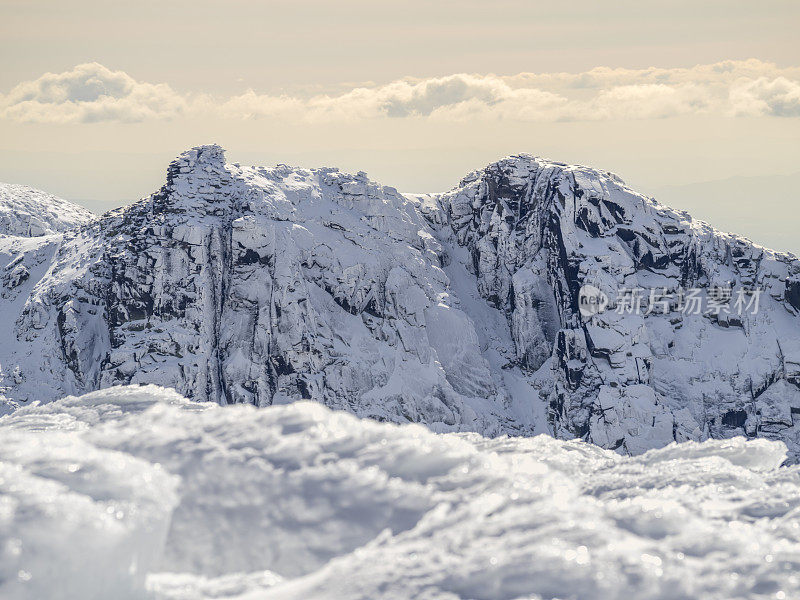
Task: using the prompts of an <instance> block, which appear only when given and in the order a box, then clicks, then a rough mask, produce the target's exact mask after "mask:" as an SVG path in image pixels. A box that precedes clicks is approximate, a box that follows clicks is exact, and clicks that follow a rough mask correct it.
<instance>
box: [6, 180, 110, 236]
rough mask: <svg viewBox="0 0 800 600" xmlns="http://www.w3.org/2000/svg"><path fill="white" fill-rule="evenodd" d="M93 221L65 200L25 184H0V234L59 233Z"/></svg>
mask: <svg viewBox="0 0 800 600" xmlns="http://www.w3.org/2000/svg"><path fill="white" fill-rule="evenodd" d="M93 219H95V215H93V214H92V213H91V212H89V211H88V210H86V209H85V208H83V207H82V206H78V205H76V204H72V203H71V202H68V201H67V200H64V199H62V198H59V197H58V196H54V195H52V194H48V193H47V192H43V191H41V190H37V189H35V188H32V187H28V186H26V185H15V184H10V183H0V234H3V235H14V236H23V237H36V236H42V235H49V234H53V233H60V232H63V231H66V230H68V229H72V228H73V227H78V226H79V225H83V224H84V223H88V222H89V221H92V220H93Z"/></svg>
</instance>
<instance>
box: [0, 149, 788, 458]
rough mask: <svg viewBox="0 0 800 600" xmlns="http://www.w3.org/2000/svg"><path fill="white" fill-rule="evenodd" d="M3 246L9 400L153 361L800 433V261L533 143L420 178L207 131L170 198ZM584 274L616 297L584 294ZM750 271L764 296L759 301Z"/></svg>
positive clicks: (266, 379)
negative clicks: (250, 155)
mask: <svg viewBox="0 0 800 600" xmlns="http://www.w3.org/2000/svg"><path fill="white" fill-rule="evenodd" d="M32 239H33V240H36V238H32ZM0 257H2V258H3V260H5V261H6V263H7V264H8V266H7V267H6V275H5V276H4V278H3V289H2V296H3V298H2V299H0V311H2V316H3V318H2V319H0V335H2V336H3V339H4V340H6V342H7V343H4V344H3V345H2V346H0V368H1V369H2V382H0V384H1V385H2V387H3V391H2V393H4V394H5V396H6V398H7V401H6V403H5V406H6V408H5V410H6V411H10V410H13V408H14V407H15V406H17V405H20V404H24V403H26V402H29V401H31V400H43V401H47V400H53V399H56V398H59V397H61V396H63V395H65V394H70V393H72V394H76V393H84V392H88V391H91V390H95V389H99V388H105V387H108V386H112V385H120V384H129V383H155V384H160V385H164V386H168V387H172V388H174V389H176V390H177V391H179V392H180V393H182V394H184V395H186V396H187V397H190V398H192V399H195V400H207V401H211V402H216V403H220V404H235V403H244V404H253V405H256V406H261V407H263V406H269V405H273V404H284V403H287V402H293V401H296V400H302V399H307V400H314V401H317V402H320V403H322V404H325V405H327V406H329V407H331V408H336V409H342V410H346V411H350V412H352V413H354V414H356V415H358V416H364V417H372V418H376V419H379V420H385V421H392V422H396V423H407V422H416V423H421V424H424V425H426V426H428V427H429V428H431V429H432V430H434V431H439V432H445V431H449V432H452V431H462V432H463V431H475V432H478V433H481V434H483V435H488V436H493V435H498V434H504V433H505V434H511V435H533V434H537V433H549V434H550V435H554V436H556V437H558V438H563V439H571V438H581V439H584V440H587V441H592V442H594V443H596V444H598V445H600V446H602V447H605V448H611V449H616V450H618V451H619V452H620V453H626V454H638V453H641V452H644V451H646V450H647V449H649V448H658V447H662V446H665V445H667V444H669V443H670V442H672V441H676V440H677V441H684V440H695V441H701V440H704V439H708V438H723V439H725V438H729V437H732V436H737V435H745V436H748V437H766V438H769V439H779V440H783V441H784V442H785V443H786V444H787V445H788V447H789V452H790V460H795V459H796V458H797V455H798V452H800V426H798V425H796V424H795V423H796V422H795V419H796V418H797V415H798V414H800V387H798V386H800V335H798V334H799V333H800V315H798V311H800V262H798V260H797V259H796V258H795V257H793V256H791V255H787V254H780V253H776V252H772V251H770V250H767V249H764V248H761V247H759V246H756V245H754V244H752V243H750V242H748V241H747V240H744V239H742V238H738V237H736V236H732V235H727V234H723V233H720V232H718V231H715V230H713V229H712V228H710V227H709V226H707V225H705V224H704V223H700V222H696V221H692V220H691V218H690V217H689V216H688V215H686V214H685V213H682V212H678V211H673V210H671V209H668V208H666V207H663V206H661V205H659V204H657V203H656V202H655V201H653V200H651V199H648V198H646V197H644V196H641V195H639V194H637V193H635V192H634V191H632V190H631V189H629V188H628V187H626V186H625V185H624V184H623V183H622V181H621V180H620V179H619V178H617V177H616V176H614V175H612V174H610V173H606V172H601V171H596V170H593V169H589V168H585V167H576V166H569V165H564V164H561V163H554V162H550V161H545V160H542V159H539V158H534V157H531V156H527V155H523V156H514V157H509V158H506V159H503V160H501V161H499V162H497V163H495V164H492V165H489V166H488V167H486V168H485V169H483V170H482V171H477V172H475V173H473V174H471V175H469V176H468V177H466V178H465V179H464V180H463V181H462V182H461V183H460V184H459V185H458V186H457V187H456V188H454V189H453V190H452V191H450V192H448V193H445V194H436V195H410V194H409V195H405V196H403V195H401V194H399V193H397V191H396V190H394V189H393V188H389V187H385V186H381V185H378V184H376V183H374V182H372V181H370V180H369V179H368V178H367V177H366V175H365V174H364V173H359V174H357V175H348V174H345V173H341V172H339V171H338V170H336V169H330V168H321V169H300V168H293V167H288V166H285V165H279V166H276V167H271V168H263V167H242V166H240V165H237V164H226V163H225V159H224V155H223V151H222V149H221V148H219V147H218V146H202V147H198V148H194V149H192V150H190V151H188V152H186V153H184V154H182V155H181V156H180V157H178V158H177V159H176V160H175V161H174V162H173V163H172V164H171V165H170V166H169V169H168V173H167V182H166V184H165V186H164V187H163V188H162V189H161V190H159V191H158V192H157V193H155V194H153V195H152V196H151V197H149V198H147V199H144V200H142V201H140V202H138V203H136V204H133V205H131V206H129V207H126V208H124V209H120V210H117V211H113V212H111V213H108V214H106V215H105V216H103V217H102V218H100V219H98V220H97V221H95V222H93V223H90V224H88V225H86V226H83V227H82V228H80V229H79V230H73V231H70V232H68V233H66V234H64V235H63V237H61V236H56V237H55V238H49V237H45V238H43V241H25V242H24V243H23V241H20V239H19V238H14V241H13V243H12V242H8V241H2V240H0ZM23 269H24V273H23V272H22V270H23ZM586 284H591V285H593V286H595V287H596V288H598V289H599V290H601V291H602V292H603V293H605V294H606V295H608V297H609V306H608V310H606V312H603V313H600V314H596V315H594V316H585V315H582V314H581V313H580V312H579V310H578V295H579V290H580V289H581V287H582V286H583V285H586ZM726 286H730V287H731V289H732V297H731V300H730V302H729V303H728V305H726V306H724V307H722V308H721V310H717V311H715V310H713V309H711V310H704V311H701V312H698V313H697V314H689V313H684V312H682V311H680V310H678V307H677V305H675V304H674V303H672V304H669V306H668V309H667V311H666V314H660V313H659V312H658V311H656V312H651V313H650V314H643V313H639V314H635V313H623V314H619V311H618V310H617V309H618V308H619V307H620V305H621V302H622V299H621V298H618V297H617V296H618V294H617V292H618V290H619V289H621V288H627V289H632V288H642V289H644V290H650V289H654V290H655V289H658V290H663V291H665V292H667V293H669V294H676V293H677V292H678V291H679V290H682V289H687V288H697V289H699V290H700V291H701V292H702V293H703V294H704V295H706V296H708V291H709V290H713V289H717V288H719V287H726ZM752 288H757V289H759V290H763V293H762V294H761V296H760V304H759V310H758V312H757V313H755V312H753V313H752V314H751V313H749V312H748V313H746V314H738V313H737V312H736V311H734V310H733V305H732V303H733V302H734V299H735V298H736V297H737V295H738V293H739V291H743V290H745V289H752ZM749 297H750V298H751V299H752V295H750V296H749Z"/></svg>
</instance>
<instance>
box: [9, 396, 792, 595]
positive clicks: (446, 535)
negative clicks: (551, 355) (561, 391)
mask: <svg viewBox="0 0 800 600" xmlns="http://www.w3.org/2000/svg"><path fill="white" fill-rule="evenodd" d="M785 457H786V447H785V445H784V444H783V443H780V442H773V441H768V440H750V441H746V440H745V439H744V438H741V437H737V438H732V439H728V440H721V441H706V442H703V443H697V442H686V443H682V444H674V443H673V444H670V445H668V446H667V447H665V448H662V449H658V450H650V451H647V452H645V453H643V454H641V455H639V456H636V457H623V456H620V455H619V454H617V453H615V452H613V451H610V450H604V449H601V448H599V447H598V446H596V445H591V444H587V443H584V442H580V441H561V440H556V439H554V438H552V437H549V436H544V435H542V436H536V437H529V438H509V437H505V436H503V437H497V438H494V439H489V438H484V437H481V436H480V435H478V434H474V433H473V434H469V433H467V434H455V433H450V434H436V433H432V432H431V431H430V430H428V429H427V428H424V427H421V426H419V425H403V426H397V425H392V424H386V423H378V422H374V421H370V420H359V419H358V418H356V417H354V416H352V415H349V414H347V413H345V412H342V411H330V410H329V409H327V408H325V407H323V406H322V405H320V404H319V403H311V402H298V403H294V404H291V405H286V406H273V407H268V408H264V409H256V408H255V407H253V406H246V405H242V406H235V407H227V408H223V407H219V406H217V405H215V404H212V403H204V404H198V403H194V402H189V401H186V400H184V399H182V398H181V397H180V396H178V395H177V394H176V393H175V392H172V391H167V390H162V389H159V388H156V387H154V386H146V387H118V388H113V389H109V390H102V391H99V392H94V393H91V394H88V395H86V396H83V397H80V398H76V397H71V398H66V399H64V400H59V401H55V402H52V403H49V404H42V405H36V406H29V407H23V408H20V409H19V410H17V411H16V412H15V413H14V414H11V415H7V416H5V417H2V418H0V460H2V462H0V468H2V479H1V481H2V484H0V486H1V487H0V492H1V495H0V507H2V508H1V509H0V547H2V552H3V553H4V554H3V557H4V560H3V561H2V566H1V567H0V569H2V577H1V578H0V595H2V596H3V597H4V598H6V597H9V598H41V597H48V598H53V597H58V594H59V593H60V594H62V596H61V597H71V598H74V597H80V598H82V599H92V598H109V597H114V598H125V597H142V598H144V597H146V596H145V594H146V593H149V594H151V596H150V597H154V598H158V599H160V600H178V599H188V598H192V599H193V600H196V599H202V598H209V599H210V598H229V599H230V598H237V599H239V600H243V599H245V598H250V599H255V598H259V599H273V598H274V599H290V598H291V599H295V598H296V599H303V600H307V599H312V598H336V599H343V600H348V599H365V600H366V599H370V600H375V599H378V598H432V599H448V600H451V599H454V598H481V599H483V598H486V599H489V598H521V597H525V598H554V597H558V598H578V599H580V598H591V599H592V600H604V599H623V598H631V597H634V598H675V599H678V598H709V599H720V600H722V599H725V600H731V599H738V598H742V599H744V598H748V599H753V598H756V599H758V598H763V599H767V598H770V599H772V598H793V597H797V596H798V594H800V577H798V575H797V573H798V569H799V568H800V468H799V467H797V466H791V467H783V468H779V465H780V464H781V463H782V462H783V461H784V459H785ZM148 476H149V477H148ZM176 480H177V481H176ZM176 483H177V485H176ZM176 490H177V498H176V496H175V493H176ZM173 507H174V509H173ZM170 510H172V513H171V519H170V521H169V529H168V532H167V533H166V536H164V535H163V527H164V523H165V516H167V514H168V513H169V511H170ZM120 513H121V515H120ZM67 514H69V515H70V516H71V518H66V516H67ZM77 532H80V533H79V534H78V533H77ZM76 536H77V537H76ZM76 540H80V543H76ZM44 565H47V568H43V567H44ZM143 570H149V576H148V577H147V579H146V582H145V581H143ZM147 590H149V592H148V591H147Z"/></svg>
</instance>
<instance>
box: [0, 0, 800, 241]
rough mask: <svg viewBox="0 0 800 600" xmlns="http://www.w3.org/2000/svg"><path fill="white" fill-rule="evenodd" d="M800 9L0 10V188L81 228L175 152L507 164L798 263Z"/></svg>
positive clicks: (416, 184)
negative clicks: (624, 193) (82, 217)
mask: <svg viewBox="0 0 800 600" xmlns="http://www.w3.org/2000/svg"><path fill="white" fill-rule="evenodd" d="M798 25H800V3H798V2H796V1H794V0H792V1H789V0H787V1H770V0H766V1H762V2H759V3H755V2H752V0H750V1H748V2H741V1H738V0H706V1H704V2H697V1H696V0H695V1H692V2H688V1H682V0H675V1H663V0H658V1H643V0H640V1H638V2H633V1H606V2H600V1H597V0H594V1H577V2H561V3H554V2H535V1H530V0H529V1H521V0H515V1H512V0H500V1H494V2H486V1H484V2H473V1H471V0H460V1H450V0H444V1H432V0H428V1H425V2H423V1H417V0H407V1H405V2H402V3H398V2H380V1H375V0H373V1H371V2H366V1H364V2H360V1H359V2H356V1H349V0H340V1H337V2H334V1H331V0H326V1H307V2H299V1H295V2H284V1H282V0H275V1H269V2H255V1H253V0H227V1H224V2H223V1H204V0H195V1H192V2H189V1H184V0H160V1H158V2H155V1H151V0H137V1H136V2H116V1H112V0H97V1H88V0H70V2H63V1H47V2H44V1H37V0H24V1H16V0H0V58H2V65H3V67H2V69H0V181H6V182H12V183H25V184H28V185H32V186H35V187H39V188H42V189H45V190H47V191H49V192H52V193H54V194H57V195H60V196H62V197H65V198H67V199H70V200H73V201H75V202H78V203H81V204H84V205H86V206H88V207H89V208H91V209H93V210H95V211H103V210H105V209H108V208H112V207H115V206H119V205H122V204H127V203H129V202H131V201H133V200H136V199H138V198H139V197H142V196H145V195H147V194H149V193H151V192H153V191H155V190H156V189H157V188H158V187H159V186H160V185H161V183H162V182H163V179H164V172H165V169H166V165H167V163H168V162H169V160H171V158H173V157H174V156H175V155H176V154H178V153H179V152H181V151H182V150H185V149H186V148H188V147H190V146H192V145H196V144H202V143H210V142H216V143H219V144H221V145H222V146H223V147H225V148H227V150H228V159H229V160H230V161H232V162H233V161H239V162H242V163H250V164H274V163H277V162H284V163H290V164H296V165H301V166H319V165H323V164H324V165H333V166H338V167H340V168H342V169H346V170H352V171H357V170H365V171H367V172H368V173H369V175H370V176H371V177H372V178H373V179H376V180H378V181H380V182H381V183H385V184H387V185H393V186H395V187H397V188H398V189H400V190H402V191H440V190H444V189H447V188H450V187H452V186H453V185H455V184H456V183H457V182H458V180H459V179H460V178H461V177H462V176H464V175H465V174H466V173H468V172H469V171H471V170H473V169H476V168H480V167H482V166H484V165H485V164H487V163H489V162H491V161H493V160H496V159H498V158H501V157H502V156H504V155H507V154H511V153H518V152H530V153H532V154H538V155H541V156H545V157H548V158H553V159H556V160H561V161H565V162H576V163H583V164H588V165H591V166H594V167H597V168H602V169H608V170H611V171H614V172H616V173H618V174H619V175H620V176H622V177H623V178H624V179H625V180H626V181H627V182H628V183H629V184H631V185H632V186H633V187H635V188H637V189H639V190H640V191H643V192H645V193H649V194H654V195H656V197H657V198H659V199H661V200H662V201H664V202H665V203H668V204H671V205H673V206H676V207H678V208H684V209H687V210H690V211H691V212H692V213H693V214H695V215H696V216H697V217H700V218H703V219H705V220H707V221H709V222H711V223H712V224H713V225H715V226H716V227H719V228H721V229H727V230H731V231H735V232H737V233H741V234H744V235H747V236H748V237H751V238H752V239H753V240H754V241H757V242H759V243H762V244H765V245H768V246H772V247H775V248H777V249H780V250H792V251H795V252H798V253H800V235H798V233H797V232H798V231H800V208H799V207H800V193H798V182H800V174H799V173H800V165H798V158H799V157H800V43H798V41H797V27H798Z"/></svg>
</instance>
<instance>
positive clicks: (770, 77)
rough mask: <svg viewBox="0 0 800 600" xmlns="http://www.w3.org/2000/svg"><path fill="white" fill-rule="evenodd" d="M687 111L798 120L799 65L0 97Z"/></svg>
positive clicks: (251, 108) (31, 116) (235, 114)
mask: <svg viewBox="0 0 800 600" xmlns="http://www.w3.org/2000/svg"><path fill="white" fill-rule="evenodd" d="M688 114H714V115H721V116H731V117H735V116H775V117H790V118H791V117H800V68H799V67H792V68H780V67H778V66H776V65H775V64H773V63H768V62H763V61H760V60H756V59H750V60H745V61H723V62H719V63H714V64H709V65H697V66H694V67H691V68H673V69H660V68H648V69H612V68H608V67H597V68H595V69H592V70H590V71H586V72H583V73H520V74H518V75H513V76H498V75H491V74H490V75H471V74H463V73H461V74H455V75H448V76H446V77H434V78H428V79H411V78H408V79H403V80H398V81H393V82H391V83H388V84H385V85H376V86H371V87H358V88H354V89H352V90H350V91H348V92H345V93H341V94H338V95H315V96H289V95H270V94H258V93H256V92H255V91H253V90H250V91H247V92H245V93H243V94H240V95H235V96H230V97H225V98H219V97H215V96H212V95H209V94H184V93H180V92H178V91H176V90H173V89H172V88H171V87H170V86H169V85H167V84H164V83H159V84H153V83H147V82H140V81H136V80H135V79H133V78H132V77H131V76H129V75H128V74H127V73H124V72H122V71H112V70H110V69H108V68H106V67H104V66H103V65H100V64H98V63H87V64H82V65H78V66H76V67H74V68H73V69H71V70H69V71H65V72H63V73H58V74H54V73H46V74H45V75H42V76H41V77H39V78H38V79H36V80H33V81H26V82H23V83H20V84H19V85H17V86H16V87H14V88H13V89H12V90H10V91H9V92H8V93H7V94H4V95H3V94H0V118H2V119H7V120H12V121H19V122H39V123H91V122H98V121H117V122H140V121H144V120H150V119H174V118H179V117H204V118H208V117H212V118H223V119H255V118H279V119H289V120H298V121H312V122H313V121H331V120H333V121H357V120H364V119H380V118H390V119H391V118H408V117H416V118H429V119H437V120H448V121H465V120H470V119H502V120H516V121H600V120H631V119H659V118H668V117H675V116H680V115H688Z"/></svg>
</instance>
